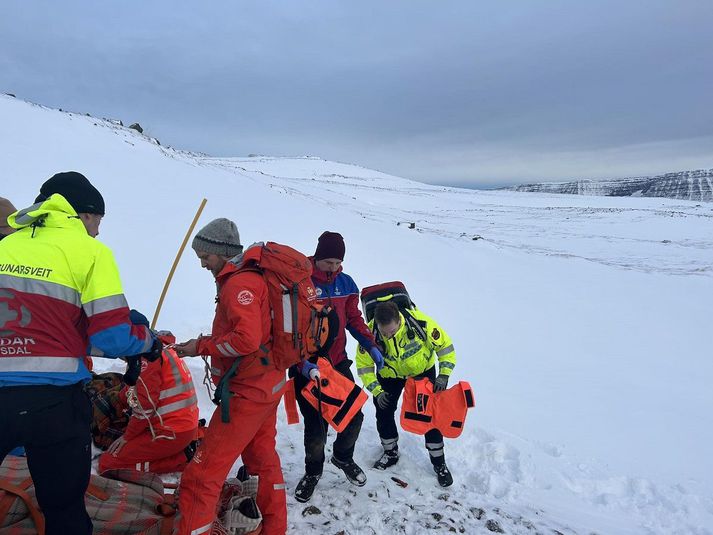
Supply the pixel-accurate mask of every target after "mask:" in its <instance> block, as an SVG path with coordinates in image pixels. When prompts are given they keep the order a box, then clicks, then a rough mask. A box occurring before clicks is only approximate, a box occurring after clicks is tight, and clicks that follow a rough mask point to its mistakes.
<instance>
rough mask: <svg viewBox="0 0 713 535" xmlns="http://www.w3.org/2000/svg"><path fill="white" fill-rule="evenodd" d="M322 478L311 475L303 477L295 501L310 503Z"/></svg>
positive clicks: (319, 475)
mask: <svg viewBox="0 0 713 535" xmlns="http://www.w3.org/2000/svg"><path fill="white" fill-rule="evenodd" d="M320 477H322V474H317V475H315V476H313V475H310V474H305V475H303V476H302V479H300V482H299V483H297V488H296V489H295V500H297V501H298V502H302V503H304V502H307V501H309V499H310V498H311V497H312V494H314V488H315V487H316V486H317V482H319V478H320Z"/></svg>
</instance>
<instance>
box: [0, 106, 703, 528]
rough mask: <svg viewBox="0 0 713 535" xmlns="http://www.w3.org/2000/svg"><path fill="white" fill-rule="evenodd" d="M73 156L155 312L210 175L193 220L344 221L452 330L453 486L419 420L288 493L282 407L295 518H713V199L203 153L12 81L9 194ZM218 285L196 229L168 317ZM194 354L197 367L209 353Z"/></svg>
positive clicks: (302, 524) (288, 429) (296, 471)
mask: <svg viewBox="0 0 713 535" xmlns="http://www.w3.org/2000/svg"><path fill="white" fill-rule="evenodd" d="M70 169H74V170H78V171H81V172H83V173H85V174H86V175H87V176H88V177H90V179H92V180H93V182H94V183H95V184H96V185H97V186H98V187H99V189H100V190H101V191H102V192H103V193H104V195H105V198H106V200H107V216H106V218H105V220H104V223H103V224H102V228H101V235H100V239H102V240H103V241H105V242H106V243H107V244H109V245H110V246H111V247H112V249H113V250H114V251H115V253H116V256H117V259H118V261H119V264H120V268H121V270H122V277H123V280H124V285H125V290H126V294H127V296H128V298H129V301H130V303H131V304H132V306H134V307H136V308H139V309H141V310H144V311H146V313H147V314H148V315H150V314H151V313H152V312H153V310H154V307H155V303H156V301H157V299H158V295H159V293H160V289H161V286H162V284H163V280H164V278H165V276H166V273H167V272H168V269H169V267H170V264H171V262H172V260H173V257H174V255H175V251H176V249H177V246H178V244H179V243H180V241H181V239H182V237H183V234H184V233H185V230H186V228H187V226H188V224H189V222H190V220H191V219H192V217H193V214H194V213H195V210H196V208H197V206H198V204H199V202H200V199H201V198H202V197H204V196H205V197H206V198H208V205H207V207H206V211H205V212H204V215H203V217H202V219H201V223H202V224H204V223H206V222H207V221H209V220H210V219H212V218H214V217H219V216H227V217H231V218H232V219H234V220H236V222H237V223H238V227H239V229H240V232H241V236H242V238H243V241H244V242H246V243H250V242H251V241H258V240H264V239H270V240H273V241H280V242H284V243H288V244H291V245H293V246H295V247H297V248H299V249H301V250H303V251H305V252H307V253H311V252H312V251H313V250H314V247H315V245H316V238H317V236H318V235H319V234H320V233H321V232H322V231H323V230H327V229H328V230H334V231H339V232H341V233H342V234H343V235H344V236H345V238H346V242H347V255H346V261H345V270H346V271H347V272H348V273H350V274H351V275H353V276H354V278H355V280H356V282H357V284H359V285H360V286H366V285H369V284H374V283H377V282H382V281H385V280H392V279H401V280H403V281H404V282H405V283H406V284H407V286H408V288H409V289H410V291H411V293H412V294H413V296H414V299H415V300H416V302H417V303H418V304H419V306H420V308H422V309H423V310H424V311H425V312H426V313H428V314H431V315H433V316H434V317H435V318H436V319H437V320H438V321H439V322H441V324H442V325H443V326H444V328H446V330H448V332H449V334H450V335H451V336H452V338H453V339H454V342H455V345H456V350H457V354H458V359H459V360H458V365H457V367H456V370H455V377H456V378H457V379H466V380H469V381H470V382H471V384H472V385H473V388H474V390H475V394H476V400H477V406H476V408H475V409H474V410H473V411H471V412H470V414H469V416H468V422H467V424H466V429H465V431H464V433H463V435H462V436H461V438H459V439H458V440H452V441H447V443H446V456H447V459H448V462H449V465H450V466H451V469H452V471H453V472H454V477H455V480H456V482H455V484H454V486H453V487H451V488H449V489H446V490H444V489H441V488H439V487H438V486H437V484H436V481H435V477H434V475H433V473H432V472H431V471H430V468H429V463H428V460H427V456H426V452H425V449H424V447H423V441H422V438H421V437H417V436H413V435H407V434H402V437H401V446H402V451H403V453H404V455H403V457H402V460H401V462H400V463H399V464H398V465H397V466H396V467H395V470H393V471H392V472H387V473H379V472H375V471H374V470H370V469H369V470H367V476H368V478H369V481H368V483H367V485H366V486H365V487H363V488H360V489H359V488H356V487H352V486H351V485H349V484H348V483H347V482H346V481H345V480H344V479H343V478H341V477H340V476H339V474H338V473H337V471H336V469H334V468H333V467H331V465H327V466H326V468H325V475H324V477H323V478H322V480H321V481H320V485H319V487H318V490H317V492H316V493H315V497H314V498H313V500H312V501H311V502H310V503H309V504H298V503H296V502H295V501H294V499H293V498H292V494H291V491H292V489H294V486H295V485H296V482H297V481H298V480H299V478H300V477H301V475H302V470H303V464H302V463H303V459H302V446H301V444H302V436H301V427H300V426H287V425H286V423H285V418H284V414H283V413H282V412H281V413H280V424H279V448H280V453H281V456H282V460H283V468H284V472H285V478H286V481H287V483H288V486H289V487H290V490H289V491H288V496H289V500H290V501H289V508H290V509H289V522H290V526H291V532H293V531H294V532H298V530H302V529H304V528H307V527H313V528H314V530H313V531H314V532H320V533H328V534H336V533H339V532H340V531H343V532H344V533H346V534H362V533H364V534H370V533H378V534H380V533H391V532H396V533H424V532H426V531H428V530H431V529H436V528H440V529H442V530H443V531H444V532H448V531H455V532H459V533H490V532H497V531H498V529H500V530H502V531H504V532H505V533H556V532H560V533H564V534H570V533H576V534H590V533H598V534H610V533H612V534H618V533H621V534H625V533H682V534H683V533H694V534H709V533H713V461H712V460H711V456H710V454H709V451H708V450H709V449H710V444H711V443H713V416H712V415H711V407H712V406H713V389H711V388H710V384H711V380H712V379H713V362H712V361H711V359H710V332H711V331H710V318H711V313H712V312H713V304H712V303H713V206H712V205H710V204H696V203H692V202H684V201H670V200H664V199H643V198H597V197H577V196H563V195H546V194H528V193H515V192H482V191H469V190H461V189H454V188H444V187H436V186H428V185H424V184H419V183H416V182H412V181H409V180H405V179H401V178H396V177H392V176H388V175H384V174H382V173H379V172H376V171H373V170H369V169H363V168H360V167H356V166H352V165H347V164H339V163H335V162H326V161H323V160H320V159H318V158H309V157H302V158H268V157H254V158H229V159H227V158H208V157H205V156H200V155H195V154H189V153H183V152H177V151H173V150H171V149H167V148H164V147H161V146H159V145H158V144H157V143H155V142H153V141H151V140H150V139H149V138H147V137H145V136H142V135H139V134H138V133H136V132H134V131H131V130H127V129H124V128H121V127H119V126H117V125H114V124H112V123H110V122H105V121H101V120H97V119H94V118H92V117H87V116H83V115H81V114H67V113H61V112H58V111H56V110H49V109H46V108H42V107H40V106H34V105H29V104H27V103H25V102H22V101H19V100H15V99H12V98H10V97H4V96H0V176H2V177H3V178H2V187H0V195H1V196H4V197H9V198H10V199H12V200H13V201H14V202H15V204H16V205H18V207H20V206H25V205H28V204H30V203H31V201H32V200H33V199H34V196H35V195H36V193H37V191H38V188H39V185H40V184H41V183H42V181H43V180H44V179H46V178H47V177H49V176H50V175H52V174H53V173H55V172H57V171H65V170H70ZM411 223H414V224H415V228H413V229H411V228H409V226H410V224H411ZM213 295H214V286H213V281H212V279H211V276H210V274H209V273H208V272H206V271H201V270H200V267H199V265H198V262H197V261H196V259H195V258H194V257H193V255H192V252H191V251H187V253H186V256H185V257H184V259H183V261H182V263H181V265H180V266H179V269H178V271H177V273H176V277H175V279H174V282H173V285H172V287H171V290H170V293H169V296H168V298H167V300H166V303H165V305H164V310H163V311H162V313H161V316H160V321H159V327H160V328H167V329H171V330H173V331H174V332H175V333H176V334H177V335H178V337H179V339H185V338H188V337H191V336H194V335H196V334H198V333H200V332H208V331H209V329H210V323H211V319H212V312H213V310H212V309H213V298H212V297H213ZM349 351H350V353H351V354H353V352H354V346H353V343H352V345H351V346H350V347H349ZM113 366H114V363H111V362H106V363H105V367H106V368H107V369H110V368H113ZM191 369H192V370H193V372H194V375H195V377H196V380H197V382H200V381H201V380H202V374H203V371H202V362H201V361H200V360H199V359H195V360H193V361H192V362H191ZM199 389H200V390H201V393H202V398H201V410H202V412H203V413H204V414H205V415H207V414H209V413H210V412H211V411H212V404H211V403H210V402H209V401H208V397H207V394H206V393H205V391H204V390H203V389H202V388H199ZM330 442H331V438H330ZM379 450H380V447H379V441H378V436H377V434H376V430H375V425H374V414H373V409H372V408H371V404H368V405H367V408H366V418H365V421H364V427H363V430H362V434H361V437H360V440H359V443H358V445H357V452H356V460H357V462H359V463H360V464H361V465H362V466H363V467H365V468H367V467H369V466H370V464H371V463H372V462H373V461H374V460H375V459H376V458H377V456H378V454H379ZM392 475H395V476H397V477H399V478H401V479H403V480H405V481H407V482H408V483H409V486H408V487H407V488H401V487H399V486H398V485H396V483H394V482H393V481H392V480H391V476H392ZM308 506H314V509H312V508H309V507H308ZM310 513H313V514H310Z"/></svg>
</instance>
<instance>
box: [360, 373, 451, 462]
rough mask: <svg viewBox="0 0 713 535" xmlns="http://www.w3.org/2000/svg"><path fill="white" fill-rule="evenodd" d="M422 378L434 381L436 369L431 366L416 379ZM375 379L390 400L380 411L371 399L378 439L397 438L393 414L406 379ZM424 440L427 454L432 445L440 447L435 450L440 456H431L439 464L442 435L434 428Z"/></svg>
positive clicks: (397, 432)
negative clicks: (374, 409)
mask: <svg viewBox="0 0 713 535" xmlns="http://www.w3.org/2000/svg"><path fill="white" fill-rule="evenodd" d="M423 377H428V378H429V379H430V380H431V382H433V381H435V380H436V367H435V366H433V367H431V368H429V369H428V370H426V371H425V372H423V373H422V374H421V375H417V376H416V379H421V378H423ZM376 378H377V379H378V380H379V384H380V385H381V388H383V389H384V391H385V392H388V393H389V400H390V402H389V404H388V405H387V406H386V408H385V409H381V408H379V405H377V404H376V398H373V399H374V405H375V406H376V430H377V431H378V432H379V437H380V438H381V439H382V440H391V439H395V438H398V437H399V431H398V429H397V428H396V418H395V414H396V408H397V404H398V401H399V398H400V397H401V393H402V392H403V390H404V386H406V379H396V378H389V377H381V376H380V375H377V376H376ZM425 439H426V448H427V449H428V450H429V452H432V451H433V449H434V445H436V444H439V445H440V448H436V449H437V451H440V456H439V457H437V458H434V457H433V455H431V461H436V462H440V459H441V458H442V456H443V434H442V433H441V432H440V431H439V430H438V429H435V428H434V429H431V430H430V431H428V432H427V433H426V436H425Z"/></svg>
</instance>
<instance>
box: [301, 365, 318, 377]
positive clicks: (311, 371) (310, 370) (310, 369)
mask: <svg viewBox="0 0 713 535" xmlns="http://www.w3.org/2000/svg"><path fill="white" fill-rule="evenodd" d="M302 376H303V377H304V378H305V379H315V378H316V377H319V368H318V367H317V365H316V364H312V363H311V362H310V361H309V360H305V362H304V364H303V365H302Z"/></svg>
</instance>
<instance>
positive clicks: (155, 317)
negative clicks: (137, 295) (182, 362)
mask: <svg viewBox="0 0 713 535" xmlns="http://www.w3.org/2000/svg"><path fill="white" fill-rule="evenodd" d="M207 202H208V199H203V200H202V201H201V205H200V206H199V207H198V211H197V212H196V216H195V217H194V218H193V222H192V223H191V226H190V227H188V232H186V237H185V238H183V243H182V244H181V247H180V248H179V249H178V254H177V255H176V259H175V260H174V261H173V265H172V266H171V271H170V272H169V273H168V277H167V278H166V283H165V284H164V285H163V291H162V292H161V297H160V298H159V300H158V304H157V305H156V311H155V312H154V314H153V320H152V321H151V328H152V329H154V328H155V327H156V322H157V321H158V315H159V314H160V312H161V307H162V306H163V300H164V298H165V297H166V292H167V291H168V287H169V285H170V284H171V279H173V274H174V273H175V272H176V267H178V262H179V261H180V260H181V255H182V254H183V250H184V249H185V248H186V244H187V243H188V238H190V237H191V234H192V233H193V229H194V228H195V227H196V223H198V219H199V218H200V216H201V213H202V212H203V208H204V207H205V203H207Z"/></svg>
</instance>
